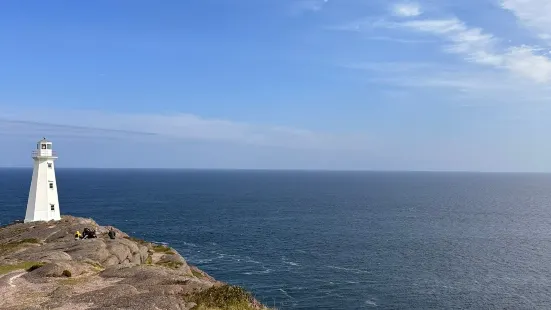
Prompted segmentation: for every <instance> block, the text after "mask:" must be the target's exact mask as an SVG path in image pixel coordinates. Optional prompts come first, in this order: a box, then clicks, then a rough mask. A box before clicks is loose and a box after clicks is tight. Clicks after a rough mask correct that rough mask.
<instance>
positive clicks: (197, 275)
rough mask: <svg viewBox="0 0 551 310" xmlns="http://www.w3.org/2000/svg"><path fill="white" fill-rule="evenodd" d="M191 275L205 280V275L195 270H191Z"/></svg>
mask: <svg viewBox="0 0 551 310" xmlns="http://www.w3.org/2000/svg"><path fill="white" fill-rule="evenodd" d="M191 273H192V274H193V276H194V277H196V278H199V279H203V278H205V275H203V274H202V273H200V272H199V271H197V270H195V269H194V268H191Z"/></svg>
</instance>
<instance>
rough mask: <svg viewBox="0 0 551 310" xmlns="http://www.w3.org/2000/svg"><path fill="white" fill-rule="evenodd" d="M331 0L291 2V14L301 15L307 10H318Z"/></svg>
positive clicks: (298, 0)
mask: <svg viewBox="0 0 551 310" xmlns="http://www.w3.org/2000/svg"><path fill="white" fill-rule="evenodd" d="M328 2H329V0H297V1H294V2H293V3H292V4H291V14H292V15H300V14H303V13H306V12H318V11H321V10H322V9H323V7H324V6H325V4H327V3H328Z"/></svg>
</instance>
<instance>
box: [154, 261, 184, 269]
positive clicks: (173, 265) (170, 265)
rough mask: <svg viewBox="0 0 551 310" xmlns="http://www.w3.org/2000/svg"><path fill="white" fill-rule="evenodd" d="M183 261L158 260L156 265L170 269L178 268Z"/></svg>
mask: <svg viewBox="0 0 551 310" xmlns="http://www.w3.org/2000/svg"><path fill="white" fill-rule="evenodd" d="M183 264H184V263H181V262H158V263H157V265H159V266H163V267H167V268H171V269H178V268H180V267H182V265H183Z"/></svg>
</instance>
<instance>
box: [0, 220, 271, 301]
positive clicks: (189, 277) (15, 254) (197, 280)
mask: <svg viewBox="0 0 551 310" xmlns="http://www.w3.org/2000/svg"><path fill="white" fill-rule="evenodd" d="M85 227H88V228H91V229H95V230H96V233H97V236H98V238H97V239H83V240H75V238H74V233H75V232H76V231H77V230H78V231H80V232H82V231H83V229H84V228H85ZM110 228H111V227H108V226H107V227H106V226H100V225H98V224H97V223H96V222H94V221H93V220H91V219H83V218H76V217H71V216H65V217H63V218H62V220H61V221H57V222H47V223H46V222H40V223H18V224H13V225H8V226H5V227H1V228H0V266H4V267H6V266H8V267H9V266H13V268H11V267H10V268H7V269H6V270H12V269H13V271H8V273H7V274H2V273H0V295H1V296H2V298H0V309H60V310H64V309H71V310H73V309H75V310H77V309H132V310H140V309H174V310H182V309H191V308H192V307H193V306H195V303H193V302H191V301H190V300H189V298H185V296H190V294H196V293H197V292H201V291H203V290H206V289H209V288H212V287H213V286H219V285H222V284H221V283H220V282H218V281H216V280H215V279H213V278H212V277H210V276H209V275H207V274H206V273H204V272H203V271H201V270H199V269H198V268H196V267H194V266H189V265H188V264H187V262H186V260H185V259H184V258H183V257H182V256H181V255H180V254H178V252H177V251H176V250H174V249H172V248H168V247H165V246H162V245H156V244H152V243H149V242H146V241H143V240H138V239H134V238H131V237H129V236H128V235H126V234H125V233H124V232H122V231H120V230H118V229H116V228H113V229H114V230H115V231H116V238H115V239H110V238H109V237H108V236H107V233H108V232H109V229H110ZM39 263H40V264H39ZM31 266H33V270H32V271H26V270H25V269H26V268H29V267H31ZM0 270H1V269H0ZM261 308H262V307H257V306H254V307H253V308H250V309H261Z"/></svg>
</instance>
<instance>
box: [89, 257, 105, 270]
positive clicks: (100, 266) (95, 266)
mask: <svg viewBox="0 0 551 310" xmlns="http://www.w3.org/2000/svg"><path fill="white" fill-rule="evenodd" d="M85 263H87V264H88V265H90V266H92V267H93V268H94V270H95V271H103V270H105V268H104V267H103V265H102V264H100V263H98V262H94V261H91V260H87V261H85Z"/></svg>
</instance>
